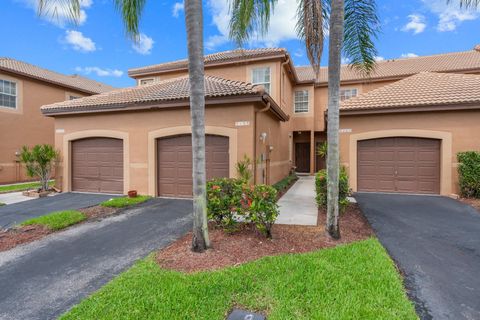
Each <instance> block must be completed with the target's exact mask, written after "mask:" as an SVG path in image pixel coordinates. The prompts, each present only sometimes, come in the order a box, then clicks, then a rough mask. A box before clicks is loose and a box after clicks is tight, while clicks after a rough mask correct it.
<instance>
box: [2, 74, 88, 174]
mask: <svg viewBox="0 0 480 320" xmlns="http://www.w3.org/2000/svg"><path fill="white" fill-rule="evenodd" d="M0 79H5V80H9V81H14V82H16V83H17V109H16V110H12V109H9V108H3V107H0V183H11V182H18V181H25V180H30V179H31V178H29V177H27V176H26V174H25V171H24V170H23V168H21V167H20V164H19V163H18V162H17V160H18V158H17V156H16V155H15V153H16V152H19V151H20V150H21V148H22V146H24V145H26V146H29V147H31V146H34V145H36V144H53V143H54V121H53V119H51V118H47V117H44V116H43V115H42V114H41V112H40V107H41V106H42V105H44V104H50V103H54V102H59V101H64V100H65V98H66V94H67V91H68V92H69V93H71V94H75V95H76V96H84V95H85V94H81V93H79V92H75V91H72V90H66V89H65V88H61V87H58V86H54V85H51V84H48V83H45V82H40V81H36V80H33V79H30V78H26V77H21V76H18V75H15V74H10V73H4V72H3V73H2V72H0Z"/></svg>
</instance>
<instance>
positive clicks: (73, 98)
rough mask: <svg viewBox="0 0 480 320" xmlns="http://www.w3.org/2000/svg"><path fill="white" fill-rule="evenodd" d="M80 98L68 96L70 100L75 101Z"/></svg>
mask: <svg viewBox="0 0 480 320" xmlns="http://www.w3.org/2000/svg"><path fill="white" fill-rule="evenodd" d="M79 98H80V97H78V96H68V99H69V100H75V99H79Z"/></svg>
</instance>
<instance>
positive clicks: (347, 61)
mask: <svg viewBox="0 0 480 320" xmlns="http://www.w3.org/2000/svg"><path fill="white" fill-rule="evenodd" d="M350 62H352V60H350V58H346V57H342V60H341V63H342V64H350Z"/></svg>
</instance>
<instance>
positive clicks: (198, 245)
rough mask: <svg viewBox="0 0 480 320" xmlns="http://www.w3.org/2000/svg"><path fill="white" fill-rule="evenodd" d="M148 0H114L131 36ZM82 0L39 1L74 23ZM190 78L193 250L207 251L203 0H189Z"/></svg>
mask: <svg viewBox="0 0 480 320" xmlns="http://www.w3.org/2000/svg"><path fill="white" fill-rule="evenodd" d="M146 1H147V0H114V3H115V6H116V8H117V10H118V11H119V12H120V14H121V16H122V20H123V23H124V25H125V30H126V32H127V35H128V36H129V37H131V38H132V40H134V41H138V39H139V34H140V32H139V23H140V19H141V15H142V12H143V10H144V8H145V4H146ZM80 2H81V0H39V4H38V13H39V14H40V15H51V16H53V17H55V16H56V15H57V11H58V10H60V9H63V10H67V12H69V14H70V17H71V19H72V21H73V22H77V21H78V20H79V18H80ZM185 23H186V27H187V42H188V71H189V78H190V114H191V127H192V154H193V168H192V169H193V170H192V172H193V237H192V250H193V251H196V252H203V251H204V250H205V249H207V248H208V247H209V246H210V241H209V237H208V225H207V222H208V221H207V206H206V189H205V185H206V173H205V171H206V168H205V87H204V66H203V63H204V61H203V15H202V2H201V0H185Z"/></svg>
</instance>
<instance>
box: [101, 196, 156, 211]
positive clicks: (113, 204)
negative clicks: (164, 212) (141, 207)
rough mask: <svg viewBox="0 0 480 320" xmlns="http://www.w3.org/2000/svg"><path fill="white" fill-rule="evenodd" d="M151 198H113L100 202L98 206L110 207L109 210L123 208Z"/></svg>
mask: <svg viewBox="0 0 480 320" xmlns="http://www.w3.org/2000/svg"><path fill="white" fill-rule="evenodd" d="M151 198H152V197H150V196H138V197H135V198H129V197H121V198H113V199H110V200H107V201H105V202H102V203H101V204H100V205H101V206H103V207H110V208H124V207H128V206H132V205H135V204H139V203H142V202H145V201H147V200H149V199H151Z"/></svg>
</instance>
